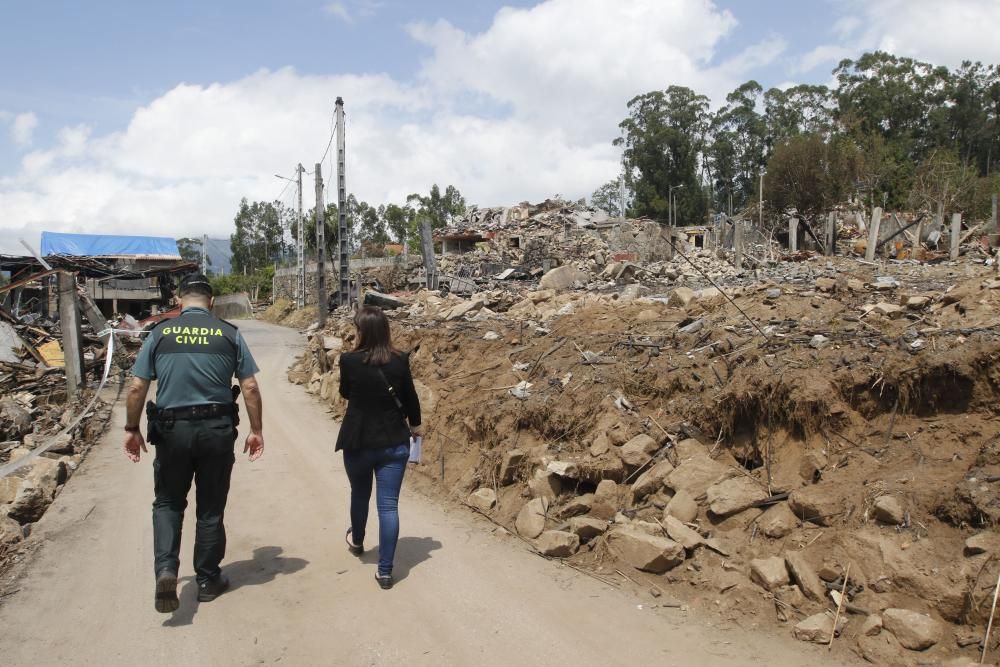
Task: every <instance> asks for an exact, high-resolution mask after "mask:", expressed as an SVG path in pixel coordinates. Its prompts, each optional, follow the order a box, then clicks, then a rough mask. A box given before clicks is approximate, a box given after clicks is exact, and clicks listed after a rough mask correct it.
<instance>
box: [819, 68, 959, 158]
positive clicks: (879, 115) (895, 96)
mask: <svg viewBox="0 0 1000 667" xmlns="http://www.w3.org/2000/svg"><path fill="white" fill-rule="evenodd" d="M833 73H834V75H835V76H836V78H837V91H836V98H837V108H836V111H835V112H834V116H835V118H836V119H837V120H838V122H840V124H841V125H842V126H843V128H844V130H845V131H847V132H848V133H849V134H852V135H855V136H867V135H871V134H881V135H882V137H883V138H884V139H885V140H886V141H887V142H889V143H890V144H896V145H898V146H899V149H900V152H901V153H902V155H904V156H905V157H906V158H907V159H910V160H915V161H920V160H921V159H923V157H925V156H926V155H927V154H928V153H929V152H930V151H931V150H933V148H934V147H935V146H938V145H942V144H943V143H944V142H946V131H947V111H946V109H945V104H944V103H945V99H946V96H947V89H948V83H949V76H950V75H949V72H948V69H947V68H945V67H935V66H934V65H931V64H929V63H925V62H921V61H918V60H914V59H912V58H901V57H897V56H894V55H892V54H889V53H886V52H884V51H875V52H874V53H865V54H864V55H862V56H861V57H860V58H858V59H857V60H850V59H846V60H843V61H841V62H840V64H839V65H838V66H837V68H836V69H835V70H834V72H833Z"/></svg>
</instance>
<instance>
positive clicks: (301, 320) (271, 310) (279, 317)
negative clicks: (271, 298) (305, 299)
mask: <svg viewBox="0 0 1000 667" xmlns="http://www.w3.org/2000/svg"><path fill="white" fill-rule="evenodd" d="M318 315H319V313H318V311H317V309H316V306H306V307H305V308H298V309H297V308H296V307H295V303H294V302H293V301H289V300H288V299H277V300H276V301H275V302H274V303H273V304H271V305H270V306H269V307H268V308H267V310H265V311H264V314H263V315H261V318H262V319H264V320H265V321H267V322H271V323H272V324H280V325H281V326H283V327H291V328H293V329H303V328H305V327H307V326H309V325H310V324H314V323H315V322H316V321H317V319H318Z"/></svg>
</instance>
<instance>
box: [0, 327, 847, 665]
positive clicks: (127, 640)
mask: <svg viewBox="0 0 1000 667" xmlns="http://www.w3.org/2000/svg"><path fill="white" fill-rule="evenodd" d="M242 329H243V331H244V332H245V335H246V336H247V339H248V341H249V343H250V346H251V348H252V349H253V350H254V353H255V356H256V357H257V360H258V363H259V365H260V367H261V369H262V373H261V379H262V385H263V389H264V405H265V437H266V442H267V449H266V452H265V456H264V457H263V458H262V459H261V460H260V461H258V462H256V463H253V464H251V463H249V462H247V460H246V458H245V457H244V456H242V455H240V456H238V458H237V464H236V470H235V471H234V479H233V488H232V492H231V494H230V502H229V512H228V515H227V526H228V532H229V550H228V554H227V558H226V561H225V562H224V571H225V572H226V573H227V574H228V576H229V577H230V579H231V581H232V589H231V590H230V592H228V593H226V594H225V595H223V596H222V597H220V598H219V599H218V600H216V601H214V602H211V603H206V604H201V605H199V604H198V603H197V602H196V600H195V597H196V595H195V588H194V584H193V582H192V581H191V578H190V575H191V570H190V558H191V533H190V528H191V523H192V519H193V511H190V512H189V519H188V524H187V525H186V526H185V529H186V530H187V531H188V532H187V534H186V536H185V543H184V549H183V551H182V572H181V576H182V586H181V608H180V610H179V611H178V612H177V613H175V614H173V615H171V616H165V615H160V614H157V613H156V612H155V611H154V610H153V604H152V588H153V573H152V555H151V551H152V535H151V526H150V502H151V501H152V474H151V462H152V458H151V456H147V457H145V458H144V459H143V460H142V461H141V462H140V463H139V464H138V465H133V464H130V463H129V462H128V461H126V459H125V457H124V455H123V454H122V453H121V448H120V439H121V438H120V429H119V428H118V426H120V424H121V423H122V421H123V418H122V415H121V412H120V411H121V406H120V405H119V406H118V407H117V411H118V412H117V415H116V417H115V419H114V421H113V424H114V425H115V427H114V428H112V429H111V431H110V433H109V434H108V435H107V436H106V438H105V439H104V441H103V442H102V443H101V445H99V446H98V447H96V448H95V450H94V451H93V452H92V453H91V454H90V456H89V458H88V459H87V460H86V461H85V463H84V465H83V468H82V469H81V470H80V471H79V472H78V473H77V474H76V475H75V476H74V477H73V480H72V481H71V483H70V484H69V485H68V487H67V488H66V489H65V490H64V492H63V493H62V494H60V496H59V497H58V498H57V499H56V502H55V503H54V504H53V505H52V507H51V508H50V509H49V511H48V513H47V514H46V515H45V517H44V518H43V520H42V521H41V522H40V523H39V524H38V525H37V526H36V529H35V532H34V534H33V537H32V539H33V540H40V541H41V547H40V549H39V550H38V551H37V553H36V554H35V555H34V557H33V559H32V561H31V562H30V563H29V565H28V567H27V568H26V572H25V573H24V574H23V576H22V578H21V579H20V581H18V582H15V585H14V586H13V587H12V588H13V590H16V591H17V592H16V593H14V594H12V595H9V596H8V597H7V598H6V599H5V600H4V601H3V605H2V607H0V628H2V632H0V662H2V663H3V664H4V665H29V664H30V665H51V664H74V665H160V666H166V665H187V666H190V665H213V666H218V665H251V664H272V663H277V662H281V663H283V664H291V665H325V664H329V665H332V664H337V665H390V664H391V665H397V664H407V665H468V664H477V665H501V664H510V663H512V662H517V663H519V664H530V665H556V664H560V665H562V664H580V665H592V664H593V665H598V664H599V665H619V664H622V665H624V664H657V665H691V664H698V665H756V664H761V665H763V664H767V665H768V666H769V667H780V666H783V665H809V664H816V663H817V662H819V661H822V662H823V663H824V664H838V662H837V660H834V659H832V658H830V657H829V654H828V653H827V651H826V650H825V647H823V648H820V647H815V646H811V645H806V644H802V643H800V642H795V641H794V640H792V639H791V638H781V637H774V636H773V635H770V636H768V635H769V634H770V633H763V632H755V631H754V630H755V628H753V627H743V628H739V627H735V626H733V625H728V626H723V627H719V626H717V625H714V624H713V622H712V621H711V620H709V619H707V618H702V617H699V616H697V615H696V614H694V613H693V612H685V611H681V610H680V609H676V608H672V609H652V608H651V604H656V601H655V600H653V599H652V598H649V597H645V598H644V599H640V598H637V597H633V596H631V595H629V594H627V593H624V592H621V591H618V590H614V589H611V588H610V587H607V586H605V585H604V584H602V583H600V582H598V581H595V580H593V579H591V578H589V577H587V576H584V575H582V574H579V573H577V572H575V571H573V570H571V569H569V568H567V567H564V566H561V565H560V564H558V563H553V562H547V561H545V560H543V559H541V558H538V557H537V556H535V555H532V554H530V553H529V552H528V551H527V550H526V549H525V548H524V547H523V545H521V543H519V542H518V541H517V540H515V539H513V538H511V537H509V536H506V535H503V534H500V533H497V532H495V531H494V530H493V529H492V527H491V526H490V524H488V523H486V522H485V521H483V520H481V519H479V518H477V517H475V516H472V515H470V514H469V513H467V512H465V511H462V510H459V509H450V510H449V509H445V508H442V507H441V506H440V505H438V504H436V503H434V502H432V501H430V500H427V499H425V498H423V497H420V496H417V495H414V494H410V493H406V494H404V498H403V500H402V504H401V507H402V512H401V514H402V537H401V541H400V545H399V550H398V552H397V562H396V575H397V579H398V583H397V585H396V587H395V588H394V589H393V590H391V591H382V590H381V589H379V588H378V586H377V585H376V583H375V581H374V578H373V577H374V571H375V566H374V561H375V552H374V551H369V552H368V553H366V555H365V556H364V557H363V558H362V559H361V560H360V561H359V560H358V559H356V558H354V557H352V556H351V555H350V554H348V552H347V551H346V549H345V548H344V542H343V532H344V530H345V528H346V525H347V498H348V490H347V481H346V478H345V476H344V473H343V469H342V464H341V459H340V457H339V456H334V454H333V442H334V438H335V428H336V427H335V424H334V423H333V422H332V421H331V420H330V418H329V416H328V415H326V414H325V413H324V410H323V408H322V407H321V406H320V405H318V404H317V402H316V401H314V400H313V399H312V398H311V397H309V396H307V395H306V393H305V392H304V390H303V389H302V388H301V387H295V386H292V385H290V384H289V383H288V382H287V381H286V380H285V371H286V369H287V368H288V365H289V363H290V362H291V361H292V359H293V358H294V356H295V354H296V353H298V352H299V350H300V349H301V340H302V339H301V337H300V336H299V335H298V334H297V333H295V332H294V331H291V330H289V329H284V328H280V327H276V326H272V325H268V324H264V323H260V322H246V323H244V324H243V325H242ZM240 449H242V437H241V442H240ZM193 502H194V499H193V493H192V499H191V504H192V510H193ZM374 523H375V516H374V509H373V512H372V523H371V525H370V527H369V534H371V535H373V536H374V535H377V529H376V527H375V525H374ZM371 546H374V544H372V545H371Z"/></svg>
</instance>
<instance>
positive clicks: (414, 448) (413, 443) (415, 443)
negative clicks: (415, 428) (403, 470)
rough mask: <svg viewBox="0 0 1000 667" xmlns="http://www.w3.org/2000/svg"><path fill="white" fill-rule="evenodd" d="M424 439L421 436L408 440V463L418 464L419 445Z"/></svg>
mask: <svg viewBox="0 0 1000 667" xmlns="http://www.w3.org/2000/svg"><path fill="white" fill-rule="evenodd" d="M423 442H424V439H423V438H422V437H421V436H419V435H418V436H416V437H411V438H410V463H420V445H422V444H423Z"/></svg>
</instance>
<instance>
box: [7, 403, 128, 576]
mask: <svg viewBox="0 0 1000 667" xmlns="http://www.w3.org/2000/svg"><path fill="white" fill-rule="evenodd" d="M81 408H82V403H81V404H80V405H69V406H59V407H57V406H53V405H49V404H47V401H46V402H42V401H40V400H39V397H38V396H36V395H33V394H30V393H28V392H18V393H16V394H8V395H6V396H4V397H2V398H0V434H2V436H3V438H4V440H3V441H2V442H0V467H2V466H5V465H7V464H13V463H16V462H17V461H19V460H21V459H23V458H25V457H28V456H30V455H31V454H32V452H33V451H34V450H35V449H36V448H38V447H39V446H42V445H44V444H46V443H49V442H50V441H51V444H50V445H49V446H48V448H47V449H46V451H45V452H44V453H43V454H41V455H40V456H36V457H33V458H32V460H31V461H29V462H28V463H26V464H25V465H23V466H21V467H20V468H17V469H16V470H14V471H13V472H12V473H10V474H8V475H6V476H4V477H0V566H2V565H3V563H4V562H5V561H6V558H7V557H8V556H9V555H10V554H11V553H12V552H13V550H14V549H15V547H16V545H18V544H19V543H20V542H21V541H22V539H24V538H25V537H27V535H28V534H29V533H30V531H31V526H32V524H34V523H35V522H37V521H38V520H39V519H41V517H42V515H43V514H44V513H45V511H46V510H47V509H48V507H49V505H50V504H52V501H53V500H54V499H55V497H56V495H57V494H58V493H59V491H60V490H61V489H62V487H63V485H64V484H65V483H66V481H67V480H68V479H69V478H70V476H71V475H72V474H73V473H74V472H75V471H76V470H77V468H78V467H79V466H80V463H81V461H82V459H83V458H84V456H85V455H86V453H87V451H88V450H89V448H90V447H91V445H92V444H93V443H94V442H96V440H97V439H98V438H99V437H100V435H101V433H102V432H103V430H104V426H105V424H106V423H107V421H108V419H110V409H109V408H108V407H107V406H105V405H104V404H103V403H102V402H98V406H97V408H96V409H95V410H94V411H93V412H92V413H90V414H88V415H87V416H86V417H85V418H84V420H83V421H82V422H81V424H80V425H79V426H77V427H76V428H75V429H73V430H72V431H70V432H66V433H63V432H62V431H64V430H65V427H68V426H70V425H71V423H72V421H73V420H75V418H76V416H77V414H78V411H79V410H80V409H81Z"/></svg>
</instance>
